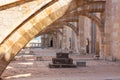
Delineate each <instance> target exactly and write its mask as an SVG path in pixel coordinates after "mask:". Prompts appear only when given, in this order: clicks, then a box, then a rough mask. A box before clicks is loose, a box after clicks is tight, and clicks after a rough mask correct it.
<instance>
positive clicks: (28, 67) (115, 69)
mask: <svg viewBox="0 0 120 80" xmlns="http://www.w3.org/2000/svg"><path fill="white" fill-rule="evenodd" d="M35 51H37V50H35ZM38 51H39V54H38V52H35V54H34V55H24V56H23V55H19V56H17V57H16V60H15V61H12V62H11V63H10V64H9V66H8V67H7V69H6V70H5V72H4V73H3V75H2V77H3V79H4V80H120V61H116V62H111V61H105V60H93V59H92V56H90V55H84V56H78V54H72V55H71V56H70V57H72V58H73V59H74V61H75V62H74V63H76V61H83V60H84V61H86V62H87V66H86V67H77V68H55V69H53V68H52V69H50V68H49V67H48V64H49V63H51V58H52V57H55V52H56V51H58V50H52V49H51V50H47V49H45V50H38ZM43 51H44V52H43ZM52 53H53V54H52ZM42 54H44V56H42ZM36 56H42V60H41V61H36Z"/></svg>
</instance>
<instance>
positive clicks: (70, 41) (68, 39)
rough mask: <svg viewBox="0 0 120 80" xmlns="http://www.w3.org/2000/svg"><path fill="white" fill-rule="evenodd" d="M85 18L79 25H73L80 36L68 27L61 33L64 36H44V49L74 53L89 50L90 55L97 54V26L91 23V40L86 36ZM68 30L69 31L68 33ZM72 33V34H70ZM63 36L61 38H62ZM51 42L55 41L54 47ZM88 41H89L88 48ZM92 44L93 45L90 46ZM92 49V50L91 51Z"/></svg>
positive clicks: (80, 18) (81, 18) (79, 21)
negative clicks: (52, 48) (49, 48)
mask: <svg viewBox="0 0 120 80" xmlns="http://www.w3.org/2000/svg"><path fill="white" fill-rule="evenodd" d="M84 19H85V17H79V20H78V22H77V23H73V24H74V25H75V26H76V28H77V31H78V34H76V33H75V32H74V31H73V30H71V29H70V28H68V27H65V28H63V29H62V30H61V31H62V33H63V35H59V34H58V33H56V35H54V36H53V35H52V34H48V35H46V34H45V35H46V36H45V35H43V37H42V43H41V45H42V47H54V48H61V49H62V50H63V51H70V52H74V53H81V54H84V53H86V50H88V49H86V48H89V53H95V51H96V50H95V43H96V26H95V25H94V23H93V22H92V21H91V24H89V25H90V27H91V30H90V31H91V32H90V33H89V34H91V37H89V38H91V39H89V38H88V36H86V35H85V34H86V32H85V29H87V28H85V27H87V26H85V22H84ZM67 30H68V31H67ZM70 32H71V33H70ZM60 36H61V37H60ZM51 40H52V41H53V46H50V45H51ZM86 41H88V42H87V43H88V47H86ZM90 44H91V45H90ZM90 49H91V50H90Z"/></svg>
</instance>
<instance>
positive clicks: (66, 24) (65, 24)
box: [55, 20, 78, 35]
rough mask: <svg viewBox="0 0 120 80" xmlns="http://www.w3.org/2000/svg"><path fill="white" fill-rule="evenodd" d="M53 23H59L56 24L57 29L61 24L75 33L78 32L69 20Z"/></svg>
mask: <svg viewBox="0 0 120 80" xmlns="http://www.w3.org/2000/svg"><path fill="white" fill-rule="evenodd" d="M55 25H60V26H58V29H59V27H60V28H61V26H67V27H69V28H71V29H72V30H73V31H74V32H75V34H76V35H77V34H78V32H77V28H76V27H75V26H74V25H73V24H71V23H69V22H64V20H63V21H60V22H57V23H55Z"/></svg>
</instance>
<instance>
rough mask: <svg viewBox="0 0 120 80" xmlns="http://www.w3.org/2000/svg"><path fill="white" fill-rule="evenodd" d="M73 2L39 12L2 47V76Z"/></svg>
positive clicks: (0, 47) (0, 54)
mask: <svg viewBox="0 0 120 80" xmlns="http://www.w3.org/2000/svg"><path fill="white" fill-rule="evenodd" d="M71 1H72V0H65V1H63V0H59V1H56V2H55V3H54V4H52V5H50V6H49V7H46V8H45V9H43V10H42V11H40V12H37V14H35V16H34V17H32V18H31V19H30V20H29V21H26V22H25V23H24V24H23V25H22V26H20V27H19V28H18V29H16V31H15V32H13V33H12V34H11V35H10V36H9V37H8V38H7V39H6V40H5V41H4V42H3V43H2V44H1V46H0V68H1V69H0V75H1V74H2V73H3V71H4V70H5V68H6V67H7V65H8V64H9V63H10V61H11V60H12V59H13V58H14V57H15V55H16V54H17V53H18V52H19V51H20V50H21V49H22V48H23V47H24V46H25V45H26V44H27V43H28V42H29V41H30V40H31V39H32V38H34V37H35V36H36V35H37V34H38V33H39V32H40V31H42V30H43V29H44V28H46V27H47V26H48V25H50V24H51V23H53V22H54V21H55V20H57V19H58V18H60V17H61V16H63V14H64V13H65V12H66V10H67V9H68V7H69V4H70V3H71Z"/></svg>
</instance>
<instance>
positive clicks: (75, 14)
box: [65, 11, 104, 32]
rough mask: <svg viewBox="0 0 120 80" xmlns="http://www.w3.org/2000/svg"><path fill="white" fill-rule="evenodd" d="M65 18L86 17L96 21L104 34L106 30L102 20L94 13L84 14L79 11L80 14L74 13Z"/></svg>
mask: <svg viewBox="0 0 120 80" xmlns="http://www.w3.org/2000/svg"><path fill="white" fill-rule="evenodd" d="M65 16H67V17H69V16H85V17H87V18H89V19H90V20H92V21H94V22H95V23H96V24H97V25H98V28H99V30H100V32H103V29H104V28H103V25H102V21H101V19H99V18H98V17H97V16H95V15H93V14H92V13H89V12H84V11H79V12H78V11H73V12H71V13H69V14H67V15H65Z"/></svg>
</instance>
